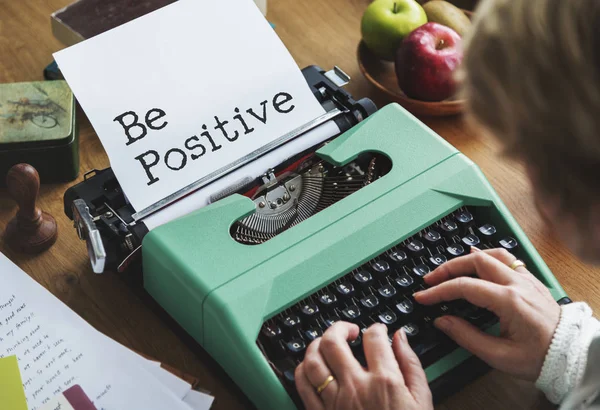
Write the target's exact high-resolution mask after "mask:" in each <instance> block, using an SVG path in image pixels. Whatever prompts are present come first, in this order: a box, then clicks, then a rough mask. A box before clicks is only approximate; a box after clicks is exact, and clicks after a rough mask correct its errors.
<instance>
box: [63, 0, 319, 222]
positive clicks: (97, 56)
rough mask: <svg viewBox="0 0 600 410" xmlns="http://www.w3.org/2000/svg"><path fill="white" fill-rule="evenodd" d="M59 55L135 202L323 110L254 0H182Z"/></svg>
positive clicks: (162, 193)
mask: <svg viewBox="0 0 600 410" xmlns="http://www.w3.org/2000/svg"><path fill="white" fill-rule="evenodd" d="M54 56H55V58H56V61H57V62H58V64H59V66H60V69H61V71H62V73H63V75H64V76H65V79H66V80H67V82H68V83H69V86H70V87H71V89H72V90H73V92H74V94H75V95H76V97H77V99H78V101H79V102H80V103H81V106H82V108H83V109H84V111H85V112H86V114H87V116H88V118H89V119H90V121H91V123H92V125H93V127H94V129H95V130H96V132H97V134H98V136H99V138H100V140H101V141H102V144H103V145H104V148H105V149H106V151H107V153H108V156H109V158H110V161H111V165H112V168H113V170H114V171H115V174H116V176H117V179H118V180H119V182H120V184H121V186H122V187H123V189H124V192H125V193H126V195H127V197H128V199H129V200H130V201H131V203H132V205H133V207H134V208H135V209H136V211H141V210H142V209H143V208H146V207H147V206H149V205H151V204H153V203H155V202H157V201H158V200H160V199H162V198H164V197H166V196H167V195H169V194H171V193H174V192H176V191H177V190H179V189H181V188H183V187H185V186H186V185H188V184H190V183H192V182H194V181H196V180H198V179H200V178H201V177H202V176H205V175H207V174H209V173H211V172H213V171H215V170H217V169H220V168H221V167H223V166H225V165H227V164H229V163H231V162H233V161H235V160H236V159H238V158H241V157H243V156H244V155H247V154H248V153H250V152H252V151H254V150H256V149H257V148H259V147H260V146H263V145H265V144H267V143H269V142H270V141H272V140H274V139H276V138H277V137H280V136H281V135H283V134H285V133H286V132H288V131H291V130H293V129H295V128H297V127H298V126H300V125H302V124H305V123H306V122H308V121H310V120H312V119H314V118H315V117H318V116H319V115H320V114H323V113H324V110H323V108H322V107H321V105H320V104H319V103H318V102H317V100H316V99H315V98H314V96H313V95H312V93H311V92H310V90H309V88H308V86H307V84H306V82H305V80H304V77H303V76H302V74H301V72H300V70H299V69H298V66H297V65H296V63H295V62H294V60H293V58H292V57H291V55H290V54H289V52H288V51H287V50H286V48H285V47H284V45H283V43H282V42H281V41H280V40H279V38H278V37H277V35H276V34H275V32H274V31H273V29H272V28H271V27H270V26H269V24H268V23H267V21H266V20H265V19H264V17H263V16H262V14H261V13H260V11H259V10H258V8H257V7H256V5H255V4H254V3H253V2H252V0H229V1H197V0H180V1H178V2H175V3H173V4H171V5H168V6H166V7H164V8H162V9H160V10H157V11H155V12H153V13H150V14H148V15H146V16H143V17H141V18H138V19H136V20H134V21H132V22H130V23H127V24H125V25H122V26H120V27H117V28H116V29H113V30H110V31H108V32H106V33H103V34H100V35H98V36H96V37H93V38H91V39H89V40H87V41H84V42H82V43H79V44H76V45H75V46H72V47H70V48H68V49H65V50H62V51H60V52H58V53H56V54H55V55H54Z"/></svg>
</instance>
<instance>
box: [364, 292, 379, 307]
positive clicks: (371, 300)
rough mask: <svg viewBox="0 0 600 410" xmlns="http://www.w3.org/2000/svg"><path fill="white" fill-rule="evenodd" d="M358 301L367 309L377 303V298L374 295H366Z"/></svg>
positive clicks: (375, 305)
mask: <svg viewBox="0 0 600 410" xmlns="http://www.w3.org/2000/svg"><path fill="white" fill-rule="evenodd" d="M360 303H361V304H362V305H363V306H364V307H366V308H367V309H373V308H375V307H377V305H379V299H377V296H375V295H368V296H365V297H364V298H362V299H361V300H360Z"/></svg>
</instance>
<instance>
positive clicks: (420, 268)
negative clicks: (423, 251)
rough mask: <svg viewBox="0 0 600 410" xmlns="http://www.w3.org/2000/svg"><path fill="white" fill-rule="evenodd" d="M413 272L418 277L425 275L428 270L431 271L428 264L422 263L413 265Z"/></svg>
mask: <svg viewBox="0 0 600 410" xmlns="http://www.w3.org/2000/svg"><path fill="white" fill-rule="evenodd" d="M413 272H414V273H415V275H417V276H419V277H423V276H425V275H427V274H428V273H429V272H431V269H429V266H427V265H425V264H424V263H422V264H420V265H417V266H415V267H414V268H413Z"/></svg>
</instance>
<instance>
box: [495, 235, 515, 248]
mask: <svg viewBox="0 0 600 410" xmlns="http://www.w3.org/2000/svg"><path fill="white" fill-rule="evenodd" d="M498 243H499V244H500V246H502V247H503V248H504V249H506V250H509V251H510V250H513V249H515V248H516V247H517V246H519V244H518V242H517V240H516V239H515V238H511V237H510V236H507V237H506V238H504V239H500V241H499V242H498Z"/></svg>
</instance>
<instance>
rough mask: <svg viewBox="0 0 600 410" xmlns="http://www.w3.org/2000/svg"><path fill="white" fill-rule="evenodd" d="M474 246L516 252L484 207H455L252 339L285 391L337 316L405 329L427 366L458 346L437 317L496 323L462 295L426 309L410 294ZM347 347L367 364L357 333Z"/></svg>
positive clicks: (515, 245)
mask: <svg viewBox="0 0 600 410" xmlns="http://www.w3.org/2000/svg"><path fill="white" fill-rule="evenodd" d="M473 246H476V247H478V248H480V249H486V248H498V247H500V248H505V249H507V250H509V251H510V252H513V253H515V252H517V254H518V253H519V244H518V243H517V241H516V240H515V239H514V237H513V236H512V235H511V233H510V232H507V231H506V229H501V228H500V227H499V226H496V225H494V224H493V222H491V217H490V209H489V208H484V207H473V208H461V209H458V210H456V211H454V212H453V213H451V214H450V215H447V216H446V217H444V218H442V219H441V220H439V221H437V222H435V223H434V224H432V225H430V226H429V227H427V228H426V229H423V230H422V231H420V232H419V233H417V234H415V235H413V236H412V237H410V238H408V239H406V240H404V241H403V242H401V243H400V244H398V245H396V246H394V247H392V248H391V249H388V250H387V251H385V252H384V253H382V254H381V255H379V256H377V257H375V258H373V259H371V260H370V261H368V262H367V263H365V264H364V265H362V266H361V267H359V268H357V269H355V270H353V271H351V272H349V273H347V274H346V275H344V276H342V277H341V278H339V279H338V280H336V281H334V282H332V283H330V284H329V285H327V286H325V287H323V288H322V289H320V290H318V291H317V292H315V293H313V294H312V295H310V296H308V297H307V298H305V299H303V300H302V301H300V302H298V303H296V304H295V305H293V306H291V307H290V308H288V309H286V310H285V311H283V312H281V313H280V314H278V315H277V316H275V317H273V318H271V319H269V320H267V321H266V322H265V323H264V324H263V327H262V329H261V331H260V334H259V337H258V341H257V342H258V344H259V346H260V348H261V349H262V351H263V353H264V354H265V356H266V357H267V359H268V360H269V362H270V363H271V364H272V366H273V368H274V370H275V372H276V373H277V374H278V376H279V377H280V379H281V380H282V381H283V383H284V385H286V388H287V389H288V391H290V392H294V390H295V388H294V370H295V367H296V366H297V364H298V363H300V362H301V361H302V359H303V357H304V353H305V351H306V348H307V346H308V345H309V343H310V342H311V341H312V340H314V339H315V338H317V337H319V336H321V335H322V334H323V332H324V331H325V330H327V328H328V327H330V326H331V325H332V324H334V323H335V322H337V321H341V320H342V321H347V322H353V323H356V324H357V325H358V326H359V327H360V328H361V330H362V331H364V330H366V329H367V328H368V327H369V326H370V325H371V324H373V323H377V322H380V323H384V324H385V325H387V327H388V330H389V336H390V340H391V337H392V336H393V334H394V333H395V332H396V331H397V330H398V329H400V328H403V329H404V331H405V332H406V334H407V336H408V339H409V341H410V344H411V346H412V348H413V350H414V351H415V352H416V353H417V355H418V356H419V358H420V360H421V362H422V364H423V366H424V367H427V366H428V365H430V364H432V363H433V362H435V361H436V360H438V359H439V358H441V357H443V356H445V355H446V354H448V353H450V352H451V351H453V350H454V349H456V347H457V346H456V344H454V342H452V341H451V340H450V339H449V338H447V337H446V336H445V335H444V334H442V333H441V332H440V331H438V330H437V329H435V327H434V326H433V320H434V319H435V318H436V317H439V316H441V315H446V314H452V315H457V316H460V317H463V318H465V319H466V320H468V321H470V322H471V323H473V324H474V325H476V326H478V327H479V328H482V329H485V328H487V327H489V326H491V325H493V324H494V323H496V321H497V318H496V317H495V316H494V315H493V314H492V313H491V312H489V311H486V310H484V309H480V308H476V307H475V306H473V305H471V304H470V303H468V302H466V301H463V300H460V301H454V302H451V303H442V304H439V305H437V306H431V307H425V306H423V305H420V304H418V303H417V302H415V300H414V299H413V297H412V295H413V293H415V292H416V291H418V290H421V289H425V288H426V285H425V283H424V281H423V279H422V278H423V276H424V275H426V274H427V273H429V272H431V271H432V270H433V269H435V268H436V267H437V266H439V265H441V264H442V263H444V262H446V261H448V260H450V259H453V258H456V257H459V256H461V255H467V254H469V253H470V251H471V247H473ZM361 333H362V332H361ZM350 346H351V347H352V350H353V353H354V355H355V357H356V358H357V360H358V361H359V362H361V363H362V364H363V366H366V363H365V359H364V353H363V349H362V345H361V337H360V336H359V337H358V338H357V339H356V340H354V341H352V342H350ZM292 397H294V395H293V394H292Z"/></svg>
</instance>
